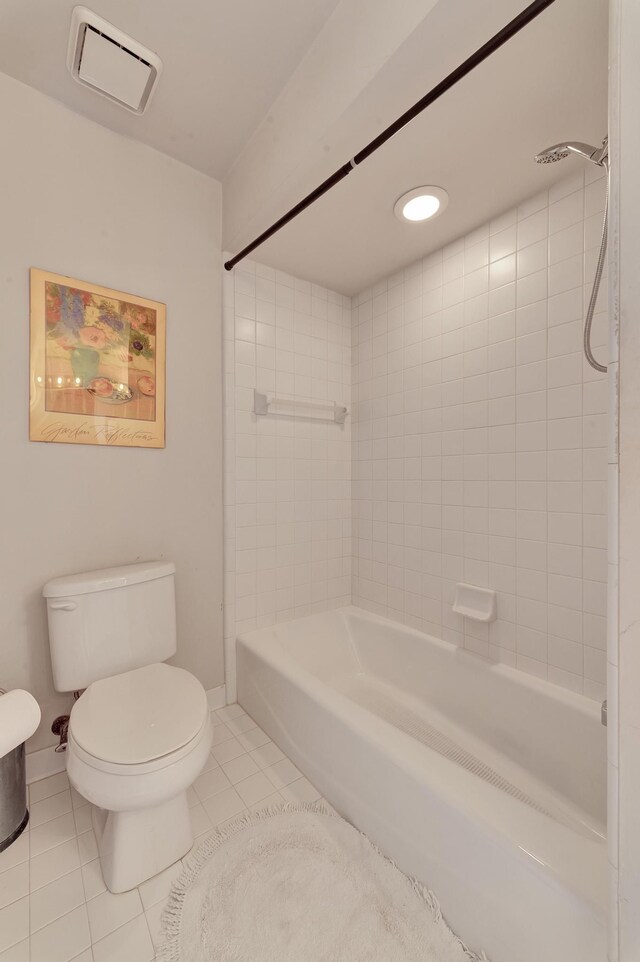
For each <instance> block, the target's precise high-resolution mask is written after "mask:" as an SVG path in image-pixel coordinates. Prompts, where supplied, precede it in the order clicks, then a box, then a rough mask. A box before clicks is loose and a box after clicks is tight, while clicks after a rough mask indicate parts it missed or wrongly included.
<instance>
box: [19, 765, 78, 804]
mask: <svg viewBox="0 0 640 962" xmlns="http://www.w3.org/2000/svg"><path fill="white" fill-rule="evenodd" d="M68 788H69V779H68V777H67V773H66V772H58V774H57V775H49V777H48V778H41V779H40V780H39V781H37V782H31V784H30V785H29V804H30V805H33V804H35V802H40V801H42V799H43V798H49V796H50V795H57V794H58V793H59V792H64V790H65V789H68Z"/></svg>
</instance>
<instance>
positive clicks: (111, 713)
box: [69, 663, 209, 774]
mask: <svg viewBox="0 0 640 962" xmlns="http://www.w3.org/2000/svg"><path fill="white" fill-rule="evenodd" d="M208 721H209V708H208V704H207V696H206V693H205V690H204V688H203V687H202V685H201V684H200V682H199V681H198V679H197V678H195V677H194V676H193V675H192V674H190V672H188V671H185V670H184V669H182V668H175V667H173V666H171V665H166V664H164V663H158V664H152V665H146V666H145V667H143V668H136V669H134V670H133V671H127V672H123V673H122V674H120V675H113V676H111V677H109V678H103V679H100V680H99V681H96V682H93V684H92V685H90V686H89V687H88V688H87V689H86V691H85V692H84V693H83V695H82V697H81V698H80V699H79V700H78V701H77V702H76V703H75V705H74V706H73V709H72V712H71V718H70V722H69V738H70V741H72V742H73V743H74V748H75V749H76V750H77V751H78V754H80V755H82V756H83V760H84V761H85V762H86V763H87V764H89V765H91V766H92V767H94V768H98V769H101V770H103V771H122V770H123V769H124V770H126V771H127V772H129V773H130V774H134V772H136V773H137V772H139V773H143V772H145V771H147V772H150V771H154V770H156V769H157V768H162V767H164V766H165V765H168V764H172V763H173V762H174V761H176V760H177V759H178V758H180V757H181V756H182V755H183V754H186V753H188V752H189V751H191V750H192V749H193V747H194V745H195V743H197V741H198V738H199V736H200V734H201V733H202V730H203V728H204V727H205V726H206V725H207V724H208Z"/></svg>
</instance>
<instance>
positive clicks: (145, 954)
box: [93, 915, 155, 962]
mask: <svg viewBox="0 0 640 962" xmlns="http://www.w3.org/2000/svg"><path fill="white" fill-rule="evenodd" d="M154 957H155V949H154V947H153V942H152V941H151V936H150V934H149V928H148V926H147V920H146V918H145V916H144V915H140V916H138V917H137V918H135V919H132V920H131V921H130V922H127V923H126V924H125V925H122V926H121V927H120V928H119V929H116V930H115V932H112V933H111V934H110V935H108V936H107V937H106V938H104V939H101V940H100V941H98V942H94V944H93V958H94V962H153V959H154Z"/></svg>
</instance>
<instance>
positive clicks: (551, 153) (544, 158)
mask: <svg viewBox="0 0 640 962" xmlns="http://www.w3.org/2000/svg"><path fill="white" fill-rule="evenodd" d="M569 153H570V152H569V151H568V150H567V149H566V147H563V146H562V144H560V145H559V146H558V147H549V148H548V149H547V150H543V151H542V153H541V154H536V156H535V162H536V164H555V163H557V162H558V161H559V160H564V158H565V157H568V156H569Z"/></svg>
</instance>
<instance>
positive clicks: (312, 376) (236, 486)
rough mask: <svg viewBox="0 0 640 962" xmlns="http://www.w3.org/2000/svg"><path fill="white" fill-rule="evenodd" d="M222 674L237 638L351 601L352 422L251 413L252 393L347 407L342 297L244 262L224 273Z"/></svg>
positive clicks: (231, 687)
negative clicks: (223, 641) (223, 585)
mask: <svg viewBox="0 0 640 962" xmlns="http://www.w3.org/2000/svg"><path fill="white" fill-rule="evenodd" d="M223 297H224V357H225V384H224V391H225V539H226V544H225V632H224V633H225V660H226V671H225V679H226V685H227V700H230V701H233V700H234V698H235V636H236V633H238V632H241V631H243V630H248V629H250V628H258V627H265V626H266V625H269V624H273V623H275V622H277V621H284V620H287V619H289V618H294V617H300V616H302V615H306V614H310V613H312V612H315V611H322V610H326V609H327V608H331V607H337V606H339V605H342V604H349V603H350V600H351V501H350V499H351V423H350V418H349V417H348V418H347V420H346V424H344V425H338V424H336V423H334V422H329V421H322V420H313V419H311V418H302V417H295V418H291V417H282V416H280V417H279V416H274V415H267V416H259V417H258V416H256V415H255V414H253V413H252V412H253V390H254V388H257V389H258V390H260V391H264V392H267V393H271V394H276V395H278V396H285V397H295V398H297V399H301V400H308V399H313V400H329V401H338V402H340V403H344V404H346V405H348V406H349V407H350V405H351V331H350V324H351V312H350V307H351V304H350V300H349V299H348V298H346V297H343V296H342V295H341V294H336V293H334V292H333V291H328V290H325V289H324V288H321V287H317V286H316V285H314V284H310V283H308V282H307V281H302V280H298V279H297V278H294V277H291V276H290V275H288V274H283V273H281V272H278V271H273V270H272V269H270V268H267V267H263V266H262V265H260V264H255V263H253V262H250V261H244V262H243V264H242V265H241V266H240V267H239V268H236V270H234V271H233V273H230V274H226V275H225V278H224V294H223Z"/></svg>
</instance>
